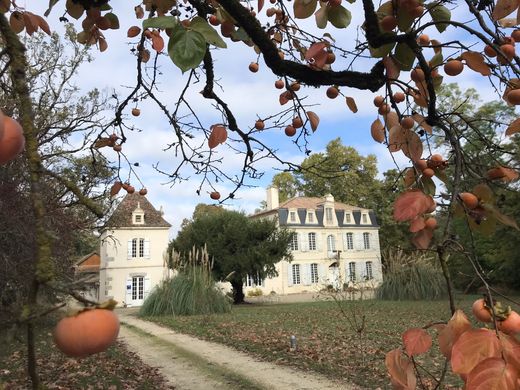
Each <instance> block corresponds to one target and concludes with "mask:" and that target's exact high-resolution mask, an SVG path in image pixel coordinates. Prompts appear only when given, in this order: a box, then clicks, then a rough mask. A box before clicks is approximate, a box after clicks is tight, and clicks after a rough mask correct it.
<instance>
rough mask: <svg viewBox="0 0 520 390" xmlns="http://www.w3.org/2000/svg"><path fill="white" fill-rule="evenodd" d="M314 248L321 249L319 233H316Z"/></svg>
mask: <svg viewBox="0 0 520 390" xmlns="http://www.w3.org/2000/svg"><path fill="white" fill-rule="evenodd" d="M316 250H317V251H318V252H320V251H321V233H316Z"/></svg>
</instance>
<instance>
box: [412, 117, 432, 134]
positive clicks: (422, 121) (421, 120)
mask: <svg viewBox="0 0 520 390" xmlns="http://www.w3.org/2000/svg"><path fill="white" fill-rule="evenodd" d="M412 118H413V119H414V121H415V122H417V124H418V125H419V126H421V127H422V128H423V129H424V130H425V131H426V132H427V133H428V134H432V132H433V128H432V127H431V126H430V125H429V124H428V123H427V122H426V118H425V117H424V116H422V115H421V114H417V113H415V114H413V115H412Z"/></svg>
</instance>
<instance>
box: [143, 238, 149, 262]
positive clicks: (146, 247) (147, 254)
mask: <svg viewBox="0 0 520 390" xmlns="http://www.w3.org/2000/svg"><path fill="white" fill-rule="evenodd" d="M144 257H145V259H149V258H150V240H149V239H145V240H144Z"/></svg>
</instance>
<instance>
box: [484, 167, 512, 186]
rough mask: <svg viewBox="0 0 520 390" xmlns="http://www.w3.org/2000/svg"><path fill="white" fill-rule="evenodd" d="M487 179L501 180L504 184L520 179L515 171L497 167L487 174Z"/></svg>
mask: <svg viewBox="0 0 520 390" xmlns="http://www.w3.org/2000/svg"><path fill="white" fill-rule="evenodd" d="M486 177H487V178H488V179H489V180H496V179H500V180H502V181H503V182H506V183H509V182H511V181H515V180H517V179H518V177H519V173H518V171H515V170H514V169H511V168H507V167H496V168H491V169H490V170H489V171H487V173H486Z"/></svg>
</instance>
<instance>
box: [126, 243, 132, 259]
mask: <svg viewBox="0 0 520 390" xmlns="http://www.w3.org/2000/svg"><path fill="white" fill-rule="evenodd" d="M127 258H128V259H131V258H132V240H128V251H127Z"/></svg>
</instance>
